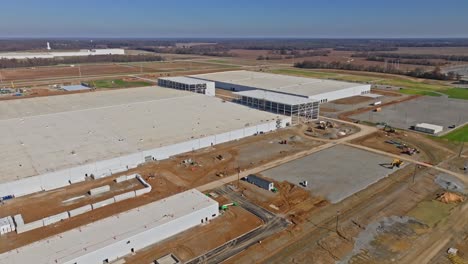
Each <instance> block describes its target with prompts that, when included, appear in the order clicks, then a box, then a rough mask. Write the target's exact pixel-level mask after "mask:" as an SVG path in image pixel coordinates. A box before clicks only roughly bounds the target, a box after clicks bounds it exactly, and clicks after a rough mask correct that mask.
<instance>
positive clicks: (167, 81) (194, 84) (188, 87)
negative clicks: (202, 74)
mask: <svg viewBox="0 0 468 264" xmlns="http://www.w3.org/2000/svg"><path fill="white" fill-rule="evenodd" d="M158 85H159V86H161V87H167V88H173V89H177V90H183V91H189V92H192V93H200V94H204V95H208V96H215V83H214V82H210V81H204V80H200V79H195V78H190V77H185V76H180V77H160V78H158Z"/></svg>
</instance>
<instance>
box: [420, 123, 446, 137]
mask: <svg viewBox="0 0 468 264" xmlns="http://www.w3.org/2000/svg"><path fill="white" fill-rule="evenodd" d="M414 130H416V131H419V132H423V133H428V134H433V135H435V134H438V133H440V132H442V131H443V130H444V127H443V126H438V125H433V124H427V123H420V124H416V125H415V126H414Z"/></svg>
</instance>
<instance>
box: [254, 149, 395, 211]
mask: <svg viewBox="0 0 468 264" xmlns="http://www.w3.org/2000/svg"><path fill="white" fill-rule="evenodd" d="M391 162H392V159H391V158H388V157H384V156H381V155H378V154H375V153H371V152H367V151H364V150H360V149H356V148H353V147H349V146H344V145H337V146H334V147H332V148H328V149H325V150H322V151H320V152H317V153H314V154H312V155H309V156H306V157H304V158H301V159H297V160H294V161H292V162H289V163H286V164H283V165H281V166H278V167H275V168H272V169H269V170H266V171H264V172H262V173H261V174H262V175H263V176H266V177H269V178H271V179H274V180H276V181H288V182H290V183H293V184H296V185H298V186H300V185H299V182H301V181H304V180H307V181H308V186H307V187H305V189H307V190H309V191H310V192H311V194H312V195H319V196H322V197H325V198H326V199H328V200H329V201H330V202H332V203H338V202H340V201H341V200H343V199H345V198H347V197H349V196H351V195H353V194H354V193H357V192H359V191H361V190H363V189H365V188H367V187H368V186H369V185H371V184H373V183H375V182H377V181H379V180H380V179H382V178H385V177H386V176H387V175H389V174H391V173H393V172H394V171H396V170H397V169H396V168H395V169H393V170H392V169H390V168H388V167H387V166H388V164H389V163H391ZM303 188H304V187H303Z"/></svg>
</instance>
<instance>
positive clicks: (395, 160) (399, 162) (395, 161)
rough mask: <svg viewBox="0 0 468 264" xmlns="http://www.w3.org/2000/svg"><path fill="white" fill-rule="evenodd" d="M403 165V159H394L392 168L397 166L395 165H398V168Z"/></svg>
mask: <svg viewBox="0 0 468 264" xmlns="http://www.w3.org/2000/svg"><path fill="white" fill-rule="evenodd" d="M401 165H403V161H402V160H400V159H394V160H393V161H392V169H393V168H395V166H396V167H397V168H400V166H401Z"/></svg>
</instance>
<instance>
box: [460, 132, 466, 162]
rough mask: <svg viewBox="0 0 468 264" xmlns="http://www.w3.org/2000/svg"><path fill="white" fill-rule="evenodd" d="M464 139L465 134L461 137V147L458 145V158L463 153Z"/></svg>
mask: <svg viewBox="0 0 468 264" xmlns="http://www.w3.org/2000/svg"><path fill="white" fill-rule="evenodd" d="M465 139H466V136H464V137H463V138H462V142H461V147H460V152H459V153H458V157H459V158H460V157H461V155H462V154H463V148H464V147H465Z"/></svg>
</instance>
